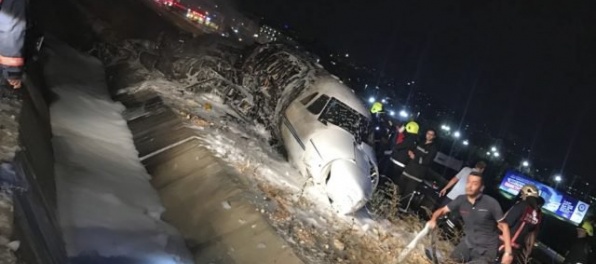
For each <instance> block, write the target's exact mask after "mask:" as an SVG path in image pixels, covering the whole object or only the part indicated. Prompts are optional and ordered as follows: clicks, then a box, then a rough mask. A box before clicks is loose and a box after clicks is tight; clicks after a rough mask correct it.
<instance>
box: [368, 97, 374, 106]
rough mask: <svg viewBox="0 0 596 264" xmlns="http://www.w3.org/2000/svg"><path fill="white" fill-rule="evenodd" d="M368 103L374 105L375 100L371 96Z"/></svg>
mask: <svg viewBox="0 0 596 264" xmlns="http://www.w3.org/2000/svg"><path fill="white" fill-rule="evenodd" d="M368 102H369V103H371V104H372V103H374V102H375V98H374V97H372V96H371V97H370V98H368Z"/></svg>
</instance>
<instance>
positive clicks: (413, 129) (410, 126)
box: [406, 121, 420, 134]
mask: <svg viewBox="0 0 596 264" xmlns="http://www.w3.org/2000/svg"><path fill="white" fill-rule="evenodd" d="M419 130H420V126H418V123H416V122H414V121H410V122H408V123H407V124H406V132H408V133H410V134H418V131H419Z"/></svg>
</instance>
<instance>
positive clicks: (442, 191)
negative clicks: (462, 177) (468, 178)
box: [439, 176, 459, 197]
mask: <svg viewBox="0 0 596 264" xmlns="http://www.w3.org/2000/svg"><path fill="white" fill-rule="evenodd" d="M458 181H459V178H458V177H457V176H456V177H453V178H452V179H451V180H450V181H449V182H448V183H447V185H445V187H443V189H441V192H439V196H440V197H443V196H445V194H446V193H447V191H448V190H449V189H451V187H453V185H455V184H456V183H457V182H458Z"/></svg>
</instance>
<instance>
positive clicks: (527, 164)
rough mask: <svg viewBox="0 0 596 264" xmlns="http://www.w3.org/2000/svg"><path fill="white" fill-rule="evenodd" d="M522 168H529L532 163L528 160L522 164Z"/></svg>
mask: <svg viewBox="0 0 596 264" xmlns="http://www.w3.org/2000/svg"><path fill="white" fill-rule="evenodd" d="M522 166H524V167H528V166H530V162H528V161H527V160H524V162H522Z"/></svg>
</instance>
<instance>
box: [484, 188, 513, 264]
mask: <svg viewBox="0 0 596 264" xmlns="http://www.w3.org/2000/svg"><path fill="white" fill-rule="evenodd" d="M490 210H491V213H492V214H493V217H494V219H495V220H496V221H497V227H498V228H499V230H501V234H502V236H503V244H504V246H505V252H503V257H502V258H501V259H502V262H501V263H505V264H510V263H512V262H513V251H512V249H511V231H510V230H509V224H507V222H506V221H505V216H504V215H503V210H502V209H501V205H499V203H498V202H497V201H496V200H493V202H492V206H491V209H490Z"/></svg>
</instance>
